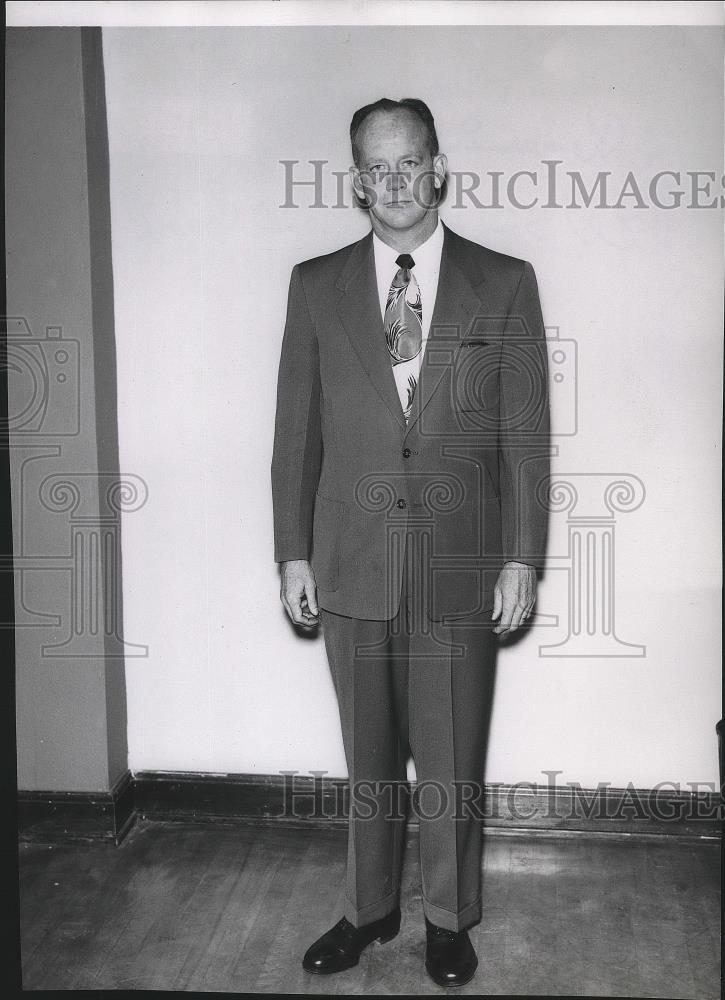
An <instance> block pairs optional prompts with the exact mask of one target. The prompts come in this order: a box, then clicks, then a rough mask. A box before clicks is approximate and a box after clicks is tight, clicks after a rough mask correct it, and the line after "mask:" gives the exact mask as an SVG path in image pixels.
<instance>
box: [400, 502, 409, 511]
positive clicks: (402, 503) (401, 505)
mask: <svg viewBox="0 0 725 1000" xmlns="http://www.w3.org/2000/svg"><path fill="white" fill-rule="evenodd" d="M407 506H408V505H407V504H406V502H405V500H402V499H401V500H398V507H400V509H401V510H403V509H404V508H405V507H407Z"/></svg>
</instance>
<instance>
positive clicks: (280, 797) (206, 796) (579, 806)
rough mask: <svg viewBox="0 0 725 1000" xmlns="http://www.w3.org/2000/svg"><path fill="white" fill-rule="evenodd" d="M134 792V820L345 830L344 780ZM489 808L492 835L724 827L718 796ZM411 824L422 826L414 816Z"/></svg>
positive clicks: (501, 794)
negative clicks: (233, 822) (339, 827)
mask: <svg viewBox="0 0 725 1000" xmlns="http://www.w3.org/2000/svg"><path fill="white" fill-rule="evenodd" d="M134 786H135V801H136V811H137V814H138V816H139V817H141V818H145V819H148V820H186V821H207V822H212V821H215V820H216V821H224V820H226V821H229V820H234V819H239V820H245V821H254V822H267V823H274V824H285V825H291V824H300V825H304V826H308V827H309V826H319V827H331V826H335V825H344V824H345V823H346V822H347V819H346V817H347V810H348V802H349V788H348V782H347V779H343V778H329V777H327V776H324V777H323V776H322V775H320V774H318V775H317V776H315V775H311V774H308V775H303V774H293V773H292V772H290V773H288V774H274V775H271V774H264V775H260V774H222V775H220V774H203V773H198V772H178V771H174V772H168V771H139V772H137V773H136V774H135V776H134ZM414 788H415V785H413V789H414ZM484 803H485V805H484V807H483V809H482V812H481V819H482V822H483V826H484V829H486V830H488V831H490V832H492V833H493V832H501V833H506V832H514V831H522V832H542V833H543V832H548V833H561V834H572V833H582V834H586V833H596V834H615V835H617V836H620V837H621V836H631V837H638V838H650V837H653V836H654V837H663V836H670V837H672V836H676V837H684V838H687V839H688V840H692V839H705V838H707V839H713V840H717V839H718V838H719V836H720V830H721V822H722V805H721V798H720V795H719V793H718V792H714V791H699V792H696V793H695V792H691V791H678V790H673V789H671V788H667V789H665V788H662V789H635V788H631V787H630V788H610V787H608V786H600V787H599V788H596V789H585V788H580V787H579V786H577V785H571V784H564V785H556V784H553V785H552V784H549V785H541V784H539V785H536V784H528V783H520V784H518V785H503V784H489V785H486V786H485V795H484ZM469 808H470V807H469ZM409 823H410V825H411V826H412V827H415V826H416V825H417V819H416V815H415V810H413V812H412V813H411V815H410V819H409Z"/></svg>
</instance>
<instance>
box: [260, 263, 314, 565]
mask: <svg viewBox="0 0 725 1000" xmlns="http://www.w3.org/2000/svg"><path fill="white" fill-rule="evenodd" d="M321 460H322V430H321V422H320V363H319V350H318V344H317V336H316V334H315V329H314V326H313V323H312V319H311V317H310V312H309V308H308V305H307V299H306V297H305V291H304V287H303V284H302V278H301V275H300V270H299V265H298V266H296V267H295V268H293V270H292V277H291V280H290V287H289V297H288V300H287V320H286V323H285V330H284V337H283V340H282V353H281V357H280V364H279V376H278V379H277V415H276V419H275V430H274V451H273V455H272V507H273V511H274V558H275V560H276V561H277V562H286V561H287V560H289V559H309V558H310V551H311V548H312V516H313V511H314V504H315V491H316V489H317V483H318V480H319V476H320V465H321Z"/></svg>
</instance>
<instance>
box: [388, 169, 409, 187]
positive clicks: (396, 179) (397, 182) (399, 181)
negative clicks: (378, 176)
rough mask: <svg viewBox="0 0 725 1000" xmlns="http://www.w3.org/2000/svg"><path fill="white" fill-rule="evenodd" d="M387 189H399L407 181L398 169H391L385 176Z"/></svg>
mask: <svg viewBox="0 0 725 1000" xmlns="http://www.w3.org/2000/svg"><path fill="white" fill-rule="evenodd" d="M387 182H388V191H400V190H401V189H402V188H404V187H405V185H406V184H407V182H408V179H407V177H406V175H405V174H404V173H402V172H401V171H399V170H391V171H390V173H389V174H388V177H387Z"/></svg>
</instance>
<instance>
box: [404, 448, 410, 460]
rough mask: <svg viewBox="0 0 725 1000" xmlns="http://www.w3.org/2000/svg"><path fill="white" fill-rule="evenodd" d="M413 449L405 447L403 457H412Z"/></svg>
mask: <svg viewBox="0 0 725 1000" xmlns="http://www.w3.org/2000/svg"><path fill="white" fill-rule="evenodd" d="M410 456H411V451H410V448H403V458H410Z"/></svg>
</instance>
